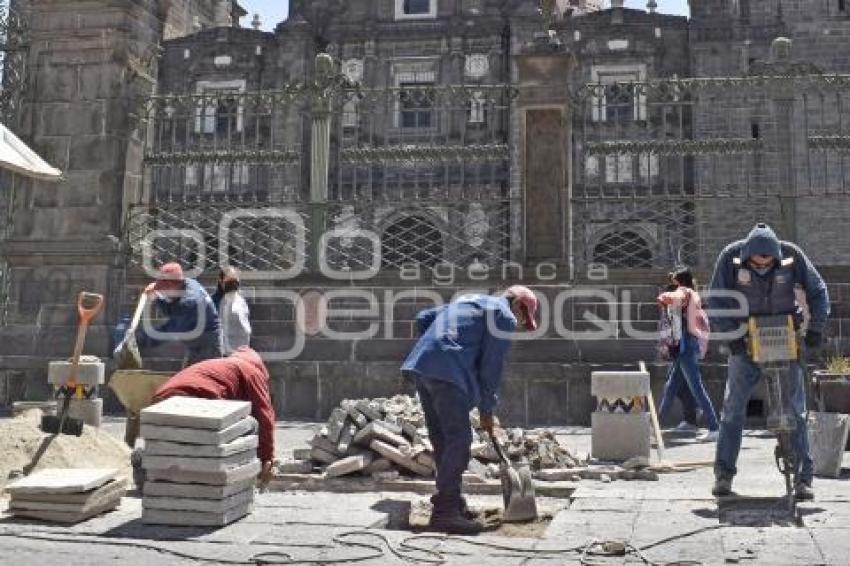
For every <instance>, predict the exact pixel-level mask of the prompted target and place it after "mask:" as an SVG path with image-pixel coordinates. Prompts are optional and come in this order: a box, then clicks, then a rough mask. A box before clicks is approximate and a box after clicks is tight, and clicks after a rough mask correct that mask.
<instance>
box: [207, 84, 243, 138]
mask: <svg viewBox="0 0 850 566" xmlns="http://www.w3.org/2000/svg"><path fill="white" fill-rule="evenodd" d="M247 86H248V82H247V81H246V80H245V79H235V80H230V81H198V82H196V83H195V94H197V95H205V94H212V93H215V92H217V91H218V92H236V93H237V94H244V93H245V91H246V89H247ZM238 100H239V101H238V103H237V107H236V132H234V133H240V132H242V129H243V127H244V122H245V102H244V100H242V97H239V99H238ZM210 108H211V107H207V108H201V106H200V105H199V106H198V107H197V108H196V109H195V133H196V134H210V133H214V130H215V126H213V131H212V132H211V131H208V130H209V128H208V122H207V120H209V119H211V118H212V120H213V123H215V119H216V116H215V115H216V111H217V108H215V109H213V111H212V116H210V115H209V113H210Z"/></svg>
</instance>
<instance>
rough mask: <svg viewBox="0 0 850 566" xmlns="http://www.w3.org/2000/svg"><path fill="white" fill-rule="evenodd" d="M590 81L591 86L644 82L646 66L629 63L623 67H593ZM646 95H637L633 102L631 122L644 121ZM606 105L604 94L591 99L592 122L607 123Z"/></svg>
mask: <svg viewBox="0 0 850 566" xmlns="http://www.w3.org/2000/svg"><path fill="white" fill-rule="evenodd" d="M590 79H591V82H592V83H593V84H603V85H608V84H614V83H618V82H630V81H638V82H640V81H644V80H646V64H644V63H631V64H623V65H593V67H591V70H590ZM646 107H647V104H646V95H643V94H638V95H637V96H636V97H635V100H634V109H633V111H632V120H634V121H638V122H640V121H643V120H646V116H647V112H646ZM607 118H608V116H607V105H606V101H605V94H604V93H603V94H602V95H601V96H593V97H591V120H592V121H594V122H607V121H608V120H607Z"/></svg>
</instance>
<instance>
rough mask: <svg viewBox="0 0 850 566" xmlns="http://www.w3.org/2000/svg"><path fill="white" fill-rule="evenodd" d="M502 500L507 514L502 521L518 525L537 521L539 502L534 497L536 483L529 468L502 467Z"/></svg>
mask: <svg viewBox="0 0 850 566" xmlns="http://www.w3.org/2000/svg"><path fill="white" fill-rule="evenodd" d="M500 476H501V480H502V498H503V499H504V502H505V513H504V515H503V517H502V521H504V522H505V523H518V522H524V521H533V520H535V519H537V500H536V499H535V497H534V481H533V480H532V478H531V471H530V470H529V469H528V468H525V467H523V468H519V469H517V468H514V467H511V466H506V465H502V466H501V467H500Z"/></svg>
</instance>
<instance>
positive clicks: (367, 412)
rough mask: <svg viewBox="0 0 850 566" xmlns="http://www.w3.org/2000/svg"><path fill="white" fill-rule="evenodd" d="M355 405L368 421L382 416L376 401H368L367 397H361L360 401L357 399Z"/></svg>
mask: <svg viewBox="0 0 850 566" xmlns="http://www.w3.org/2000/svg"><path fill="white" fill-rule="evenodd" d="M355 406H356V407H357V410H358V411H360V412H361V413H363V416H365V417H366V418H367V419H369V420H370V421H379V420H381V419H382V418H383V415H382V414H381V411H380V409H379V408H378V407H379V405H378V404H377V403H370V402H369V401H368V400H367V399H361V400H360V401H357V403H356V404H355Z"/></svg>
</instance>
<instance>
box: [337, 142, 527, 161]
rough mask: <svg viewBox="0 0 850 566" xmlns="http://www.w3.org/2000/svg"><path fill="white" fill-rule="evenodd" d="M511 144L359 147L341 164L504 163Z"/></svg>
mask: <svg viewBox="0 0 850 566" xmlns="http://www.w3.org/2000/svg"><path fill="white" fill-rule="evenodd" d="M509 152H510V148H509V147H508V146H507V144H491V145H455V146H451V145H442V146H441V145H415V146H400V147H390V148H381V147H355V148H348V149H344V150H342V151H341V152H340V161H341V162H342V163H345V164H353V163H360V164H376V163H386V162H387V161H395V162H398V163H401V164H404V163H411V164H412V163H421V162H427V163H445V162H452V161H455V162H475V161H491V160H495V161H501V160H505V159H507V158H508V156H509Z"/></svg>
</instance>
